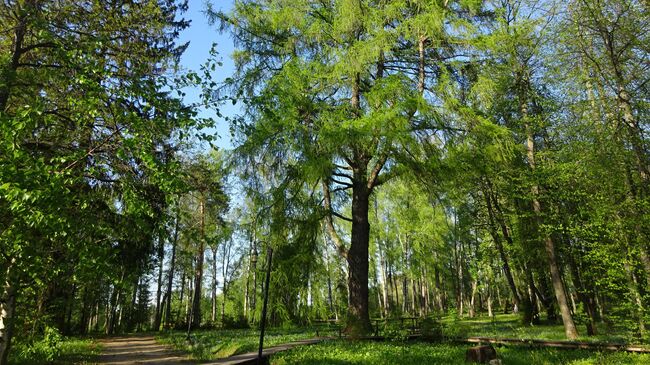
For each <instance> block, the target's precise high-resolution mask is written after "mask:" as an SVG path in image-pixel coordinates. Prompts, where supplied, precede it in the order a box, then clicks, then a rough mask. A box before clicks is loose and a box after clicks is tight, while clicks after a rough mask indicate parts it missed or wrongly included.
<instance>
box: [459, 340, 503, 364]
mask: <svg viewBox="0 0 650 365" xmlns="http://www.w3.org/2000/svg"><path fill="white" fill-rule="evenodd" d="M496 358H497V352H496V350H495V349H494V347H492V346H491V345H487V346H474V347H470V348H468V349H467V352H466V353H465V361H466V362H473V363H479V364H488V363H489V362H490V361H491V360H495V359H496Z"/></svg>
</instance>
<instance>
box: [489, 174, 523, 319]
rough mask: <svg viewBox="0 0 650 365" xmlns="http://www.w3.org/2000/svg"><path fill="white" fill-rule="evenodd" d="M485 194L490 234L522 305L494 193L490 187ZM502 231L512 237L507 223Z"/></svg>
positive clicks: (511, 286)
mask: <svg viewBox="0 0 650 365" xmlns="http://www.w3.org/2000/svg"><path fill="white" fill-rule="evenodd" d="M488 184H489V182H488ZM483 196H484V197H485V203H486V206H487V211H488V218H489V221H490V222H489V223H490V225H489V227H490V234H491V235H492V239H493V240H494V245H495V246H496V248H497V251H499V256H501V261H502V262H503V274H504V275H505V277H506V281H507V282H508V287H509V288H510V291H511V292H512V296H513V298H514V301H515V304H516V305H517V306H521V295H520V294H519V291H518V290H517V285H516V284H515V279H514V277H513V276H512V271H511V270H510V263H509V262H508V256H506V252H505V250H504V248H503V242H502V241H501V236H499V233H498V232H497V228H496V227H497V223H496V219H495V213H494V208H493V206H492V193H491V192H490V191H489V188H488V189H485V190H484V192H483ZM501 231H502V234H503V235H504V237H508V238H510V235H509V232H508V229H507V227H505V223H503V222H502V223H501Z"/></svg>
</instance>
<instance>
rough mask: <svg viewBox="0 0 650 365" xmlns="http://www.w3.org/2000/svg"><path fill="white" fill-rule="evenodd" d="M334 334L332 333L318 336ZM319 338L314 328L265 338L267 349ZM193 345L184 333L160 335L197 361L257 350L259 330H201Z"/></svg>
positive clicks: (194, 335)
mask: <svg viewBox="0 0 650 365" xmlns="http://www.w3.org/2000/svg"><path fill="white" fill-rule="evenodd" d="M319 334H320V335H321V336H322V335H332V334H333V333H332V332H325V333H319ZM314 337H316V331H315V330H313V329H296V330H286V329H270V330H268V331H267V332H266V335H265V336H264V347H270V346H275V345H280V344H284V343H287V342H292V341H299V340H304V339H309V338H314ZM191 338H192V341H191V342H192V343H191V344H190V343H188V341H187V339H186V334H185V333H184V332H168V333H164V334H160V335H159V336H158V339H159V340H160V341H161V342H162V343H166V344H169V345H172V346H173V347H174V349H176V350H181V351H185V352H187V353H188V354H190V356H191V357H192V358H193V359H195V360H212V359H221V358H225V357H229V356H233V355H237V354H242V353H245V352H251V351H256V350H257V348H258V345H259V331H258V330H253V329H242V330H200V331H195V332H193V333H192V336H191Z"/></svg>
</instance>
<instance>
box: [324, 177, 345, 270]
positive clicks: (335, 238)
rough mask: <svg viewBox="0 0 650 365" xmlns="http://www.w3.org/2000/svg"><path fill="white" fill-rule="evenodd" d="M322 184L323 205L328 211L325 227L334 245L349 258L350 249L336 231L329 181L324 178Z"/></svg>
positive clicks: (342, 254)
mask: <svg viewBox="0 0 650 365" xmlns="http://www.w3.org/2000/svg"><path fill="white" fill-rule="evenodd" d="M322 185H323V197H324V199H323V205H324V207H325V210H326V211H327V215H325V228H326V229H327V233H328V234H329V236H330V238H331V239H332V242H334V245H335V246H336V248H337V250H338V251H339V254H341V256H343V257H344V258H346V259H347V257H348V249H347V248H346V247H345V245H344V244H343V241H342V240H341V237H339V235H338V233H337V232H336V229H335V228H334V222H333V221H332V214H333V213H334V212H333V211H332V200H331V197H330V187H329V185H327V181H325V180H323V183H322Z"/></svg>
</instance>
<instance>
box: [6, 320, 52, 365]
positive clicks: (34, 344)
mask: <svg viewBox="0 0 650 365" xmlns="http://www.w3.org/2000/svg"><path fill="white" fill-rule="evenodd" d="M62 342H63V336H61V333H60V332H59V330H57V329H56V328H54V327H50V326H45V329H44V331H43V337H42V338H39V339H37V340H34V341H31V342H28V343H25V344H18V345H17V346H16V347H17V348H16V352H17V353H18V359H22V360H23V361H26V360H30V361H35V362H50V361H53V360H54V359H56V358H58V357H59V356H60V355H61V343H62ZM19 362H20V361H19Z"/></svg>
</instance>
